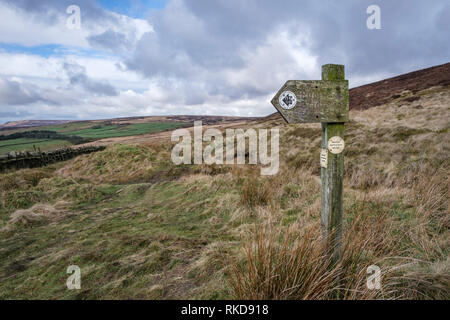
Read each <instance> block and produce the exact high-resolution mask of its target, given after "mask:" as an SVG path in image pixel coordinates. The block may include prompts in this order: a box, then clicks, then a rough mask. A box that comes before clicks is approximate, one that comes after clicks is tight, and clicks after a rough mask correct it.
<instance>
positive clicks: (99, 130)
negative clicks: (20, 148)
mask: <svg viewBox="0 0 450 320" xmlns="http://www.w3.org/2000/svg"><path fill="white" fill-rule="evenodd" d="M185 125H186V124H184V123H180V122H150V123H134V124H128V125H114V124H112V125H111V124H110V125H94V126H91V127H89V128H83V129H79V130H72V131H62V130H61V131H59V132H60V133H62V134H67V135H75V136H79V137H83V138H91V139H104V138H114V137H126V136H136V135H141V134H146V133H155V132H160V131H165V130H171V129H176V128H179V127H183V126H185ZM49 130H52V129H49Z"/></svg>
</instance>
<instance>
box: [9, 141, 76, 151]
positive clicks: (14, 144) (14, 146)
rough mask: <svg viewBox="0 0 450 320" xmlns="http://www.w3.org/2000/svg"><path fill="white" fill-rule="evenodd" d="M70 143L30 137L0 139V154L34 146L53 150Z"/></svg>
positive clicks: (24, 149) (44, 149) (31, 149)
mask: <svg viewBox="0 0 450 320" xmlns="http://www.w3.org/2000/svg"><path fill="white" fill-rule="evenodd" d="M71 145H72V144H71V143H70V142H68V141H65V140H51V139H30V138H20V139H11V140H3V141H0V154H4V153H9V152H11V151H33V150H34V148H33V146H35V147H36V148H40V149H41V151H47V150H53V149H58V148H62V147H68V146H71Z"/></svg>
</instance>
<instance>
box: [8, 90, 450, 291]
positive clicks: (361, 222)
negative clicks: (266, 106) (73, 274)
mask: <svg viewBox="0 0 450 320" xmlns="http://www.w3.org/2000/svg"><path fill="white" fill-rule="evenodd" d="M411 97H414V99H409V101H405V99H404V98H411ZM350 118H351V121H350V122H349V123H348V124H347V125H346V133H345V140H346V149H345V151H344V152H345V161H346V164H345V165H346V174H345V182H344V253H343V259H342V262H341V263H340V264H338V265H335V266H330V265H329V264H328V263H327V261H326V259H325V258H324V257H323V248H322V243H321V237H320V236H321V230H320V206H321V200H320V167H319V152H320V137H321V132H320V126H319V125H285V124H283V123H282V122H281V121H279V120H276V119H274V120H269V121H267V122H261V123H260V124H259V125H258V126H259V127H274V126H278V127H279V128H280V135H281V136H280V146H281V150H280V161H281V167H280V171H279V173H278V175H276V176H267V177H264V176H261V175H260V174H259V169H258V168H257V167H256V166H250V165H246V166H237V165H236V166H206V165H196V166H194V165H192V166H190V165H189V166H187V165H186V166H175V165H173V164H172V162H171V160H170V152H171V145H170V144H169V143H167V142H163V143H161V144H151V145H150V144H141V145H127V144H121V145H112V146H109V147H108V148H107V149H106V150H105V151H102V152H98V153H95V154H89V155H83V156H80V157H78V158H76V159H73V160H70V161H67V162H64V163H59V164H55V165H52V166H49V167H45V168H40V169H27V170H21V171H17V172H11V173H4V174H1V175H0V196H1V198H0V200H1V201H0V205H1V207H0V230H1V232H0V298H1V299H11V298H29V299H38V298H44V299H48V298H49V299H67V298H80V299H108V298H111V299H119V298H136V299H171V298H186V299H196V298H205V299H221V298H225V299H228V298H240V299H247V298H260V299H277V298H282V299H305V298H309V299H324V298H330V297H332V298H333V297H340V298H346V299H354V298H362V299H373V298H395V299H407V298H409V299H449V298H450V259H449V248H450V246H449V244H450V243H449V242H450V232H449V228H450V215H449V211H448V186H449V182H450V181H449V169H450V166H449V163H450V161H449V160H450V159H449V157H450V139H449V138H450V136H449V135H450V134H449V132H448V129H449V122H448V119H450V90H449V89H448V87H447V88H442V87H435V88H431V89H427V90H422V91H419V92H416V93H412V92H408V91H405V92H403V93H402V96H401V97H395V98H393V99H392V100H391V101H389V102H387V103H386V104H384V105H381V106H378V107H374V108H371V109H368V110H365V111H351V113H350ZM73 264H75V265H78V266H79V267H80V268H81V275H82V284H81V286H82V289H81V290H78V291H77V290H72V291H69V290H67V288H66V286H65V283H66V279H67V277H68V274H66V269H67V267H68V266H69V265H73ZM372 264H376V265H378V266H380V267H381V269H382V290H380V291H369V290H367V288H366V277H367V274H366V269H367V267H368V266H369V265H372ZM336 279H340V280H339V282H336ZM338 289H339V290H338ZM338 291H339V293H338Z"/></svg>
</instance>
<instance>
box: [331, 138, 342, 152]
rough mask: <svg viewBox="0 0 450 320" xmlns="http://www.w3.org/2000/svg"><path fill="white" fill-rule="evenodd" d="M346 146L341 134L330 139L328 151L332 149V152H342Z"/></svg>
mask: <svg viewBox="0 0 450 320" xmlns="http://www.w3.org/2000/svg"><path fill="white" fill-rule="evenodd" d="M344 147H345V143H344V139H342V138H341V137H339V136H334V137H331V138H330V140H328V151H330V152H331V153H332V154H339V153H341V152H342V151H344Z"/></svg>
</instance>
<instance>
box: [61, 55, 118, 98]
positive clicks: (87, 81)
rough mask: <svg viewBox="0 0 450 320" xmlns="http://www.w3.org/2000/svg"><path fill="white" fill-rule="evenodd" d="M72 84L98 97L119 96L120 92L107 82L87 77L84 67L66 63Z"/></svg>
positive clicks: (65, 66) (66, 69)
mask: <svg viewBox="0 0 450 320" xmlns="http://www.w3.org/2000/svg"><path fill="white" fill-rule="evenodd" d="M63 67H64V70H65V71H66V73H67V75H68V77H69V80H70V83H71V84H72V85H78V86H80V87H82V88H83V89H85V90H86V91H88V92H90V93H92V94H93V95H98V96H117V95H118V94H119V92H118V91H117V90H116V88H114V87H113V86H112V85H111V84H109V83H108V82H107V81H97V80H93V79H91V78H89V77H88V76H87V75H86V70H85V68H84V67H82V66H80V65H78V64H74V63H64V66H63Z"/></svg>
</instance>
